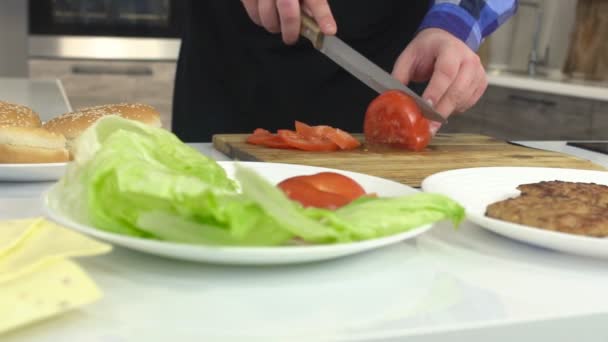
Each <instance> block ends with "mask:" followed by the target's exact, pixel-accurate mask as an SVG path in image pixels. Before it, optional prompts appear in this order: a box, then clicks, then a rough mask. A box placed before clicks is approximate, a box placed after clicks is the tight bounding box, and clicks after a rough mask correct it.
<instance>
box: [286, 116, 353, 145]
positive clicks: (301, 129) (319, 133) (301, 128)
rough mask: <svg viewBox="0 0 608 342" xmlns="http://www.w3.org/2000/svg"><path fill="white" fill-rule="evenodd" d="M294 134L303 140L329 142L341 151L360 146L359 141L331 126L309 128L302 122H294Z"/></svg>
mask: <svg viewBox="0 0 608 342" xmlns="http://www.w3.org/2000/svg"><path fill="white" fill-rule="evenodd" d="M296 132H297V133H298V134H300V135H302V136H303V137H305V138H312V137H316V138H320V139H328V140H331V141H333V142H334V143H335V144H336V145H338V146H339V147H340V148H341V149H343V150H351V149H354V148H357V147H359V146H360V145H361V143H360V142H359V140H357V139H355V138H354V137H353V136H352V135H350V134H348V133H347V132H345V131H343V130H341V129H339V128H333V127H331V126H326V125H319V126H309V125H307V124H305V123H303V122H300V121H296Z"/></svg>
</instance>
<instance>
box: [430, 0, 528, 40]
mask: <svg viewBox="0 0 608 342" xmlns="http://www.w3.org/2000/svg"><path fill="white" fill-rule="evenodd" d="M517 4H518V1H517V0H434V1H431V7H430V9H429V12H428V13H427V14H426V16H425V17H424V19H423V20H422V24H421V25H420V28H419V30H423V29H426V28H431V27H435V28H440V29H444V30H446V31H448V32H450V33H451V34H453V35H454V36H456V37H458V38H459V39H460V40H462V41H463V42H465V43H466V44H467V45H468V46H469V47H470V48H471V49H472V50H473V51H477V50H478V49H479V46H480V45H481V43H482V42H483V39H484V38H485V37H487V36H489V35H490V34H491V33H492V32H494V31H495V30H496V29H497V28H498V27H499V26H500V25H502V24H503V23H504V22H506V21H507V20H508V19H509V18H510V17H511V16H513V15H514V14H515V12H516V11H517Z"/></svg>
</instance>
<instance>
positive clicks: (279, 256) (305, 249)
mask: <svg viewBox="0 0 608 342" xmlns="http://www.w3.org/2000/svg"><path fill="white" fill-rule="evenodd" d="M219 164H220V165H222V167H224V168H225V169H226V170H227V172H228V175H229V176H232V175H233V174H234V164H235V162H219ZM240 164H241V165H245V166H247V167H249V168H251V169H253V170H254V171H256V172H258V173H259V174H260V175H262V176H264V177H265V178H267V179H268V180H269V181H271V182H273V183H278V182H280V181H281V180H283V179H285V178H288V177H291V176H296V175H303V174H312V173H317V172H321V171H334V172H339V173H342V174H344V175H346V176H349V177H351V178H353V179H354V180H356V181H357V182H359V184H361V186H363V188H364V189H365V190H366V191H367V192H375V193H377V194H378V195H380V196H400V195H407V194H411V193H414V192H416V190H414V189H412V188H410V187H408V186H406V185H403V184H400V183H397V182H393V181H389V180H386V179H382V178H378V177H373V176H368V175H363V174H359V173H353V172H346V171H339V170H333V169H327V168H320V167H310V166H303V165H291V164H276V163H256V162H240ZM48 203H49V201H48V198H47V194H45V195H44V203H43V207H44V210H45V213H46V214H47V216H48V217H49V218H50V219H52V220H54V221H56V222H57V223H59V224H62V225H64V226H66V227H69V228H72V229H74V230H77V231H79V232H82V233H85V234H89V235H91V236H94V237H97V238H99V239H102V240H105V241H108V242H110V243H113V244H116V245H119V246H123V247H127V248H131V249H135V250H138V251H141V252H145V253H150V254H157V255H161V256H166V257H170V258H177V259H184V260H191V261H201V262H210V263H221V264H242V265H246V264H251V265H262V264H266V265H270V264H289V263H301V262H311V261H319V260H327V259H333V258H338V257H342V256H346V255H350V254H355V253H360V252H364V251H368V250H371V249H376V248H379V247H383V246H387V245H391V244H395V243H398V242H400V241H403V240H407V239H410V238H413V237H415V236H417V235H419V234H422V233H423V232H425V231H427V230H428V229H430V228H431V227H432V225H425V226H421V227H419V228H416V229H413V230H410V231H408V232H404V233H400V234H396V235H392V236H388V237H384V238H379V239H374V240H367V241H362V242H355V243H345V244H336V245H317V246H285V247H216V246H201V245H188V244H180V243H170V242H163V241H156V240H148V239H141V238H135V237H130V236H125V235H119V234H114V233H110V232H107V231H104V230H100V229H96V228H94V227H91V226H90V225H88V224H87V223H86V222H77V221H75V220H74V219H72V218H70V217H69V216H68V215H65V213H62V212H61V210H60V209H58V208H54V207H50V206H49V205H48Z"/></svg>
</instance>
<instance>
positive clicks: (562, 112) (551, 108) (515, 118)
mask: <svg viewBox="0 0 608 342" xmlns="http://www.w3.org/2000/svg"><path fill="white" fill-rule="evenodd" d="M606 115H608V102H603V101H594V100H589V99H583V98H578V97H571V96H562V95H555V94H546V93H541V92H531V91H527V90H519V89H513V88H506V87H500V86H490V87H488V90H487V91H486V93H485V94H484V96H483V97H482V99H481V100H480V101H479V103H478V104H477V105H476V106H475V107H473V108H471V109H470V110H469V111H467V112H466V113H463V114H461V115H459V116H454V117H453V119H450V122H449V124H448V125H447V126H446V127H445V128H444V129H443V130H442V131H445V132H453V133H480V134H485V135H490V136H494V137H496V138H500V139H507V140H582V139H590V138H592V137H593V138H598V139H601V138H602V135H603V139H608V133H605V132H608V117H606ZM604 117H606V118H604Z"/></svg>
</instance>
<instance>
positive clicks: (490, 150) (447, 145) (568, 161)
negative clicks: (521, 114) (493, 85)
mask: <svg viewBox="0 0 608 342" xmlns="http://www.w3.org/2000/svg"><path fill="white" fill-rule="evenodd" d="M247 136H248V135H247V134H218V135H215V136H214V137H213V146H214V147H215V148H216V149H217V150H219V151H220V152H222V153H224V154H226V155H227V156H229V157H230V158H232V159H235V160H242V161H264V162H276V163H289V164H303V165H311V166H323V167H330V168H336V169H342V170H348V171H354V172H361V173H366V174H369V175H374V176H378V177H383V178H387V179H392V180H394V181H397V182H400V183H403V184H407V185H410V186H414V187H419V186H420V183H421V182H422V180H423V179H424V178H425V177H427V176H429V175H431V174H433V173H437V172H441V171H446V170H451V169H460V168H469V167H487V166H536V167H562V168H572V169H587V170H605V169H604V168H602V167H601V166H599V165H597V164H593V163H591V162H589V161H587V160H583V159H579V158H576V157H572V156H569V155H566V154H562V153H557V152H550V151H543V150H537V149H532V148H527V147H523V146H517V145H513V144H510V143H507V142H505V141H501V140H497V139H494V138H491V137H488V136H483V135H475V134H438V135H437V136H436V137H435V138H434V139H433V141H432V143H431V144H430V145H429V146H428V147H427V149H426V150H425V151H422V152H411V151H405V150H401V149H394V148H386V147H384V148H378V147H368V146H362V147H360V148H358V149H356V150H351V151H336V152H305V151H298V150H281V149H272V148H266V147H261V146H256V145H250V144H247V143H246V142H245V139H246V137H247ZM356 137H357V138H359V140H360V141H363V139H362V136H360V135H356Z"/></svg>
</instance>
